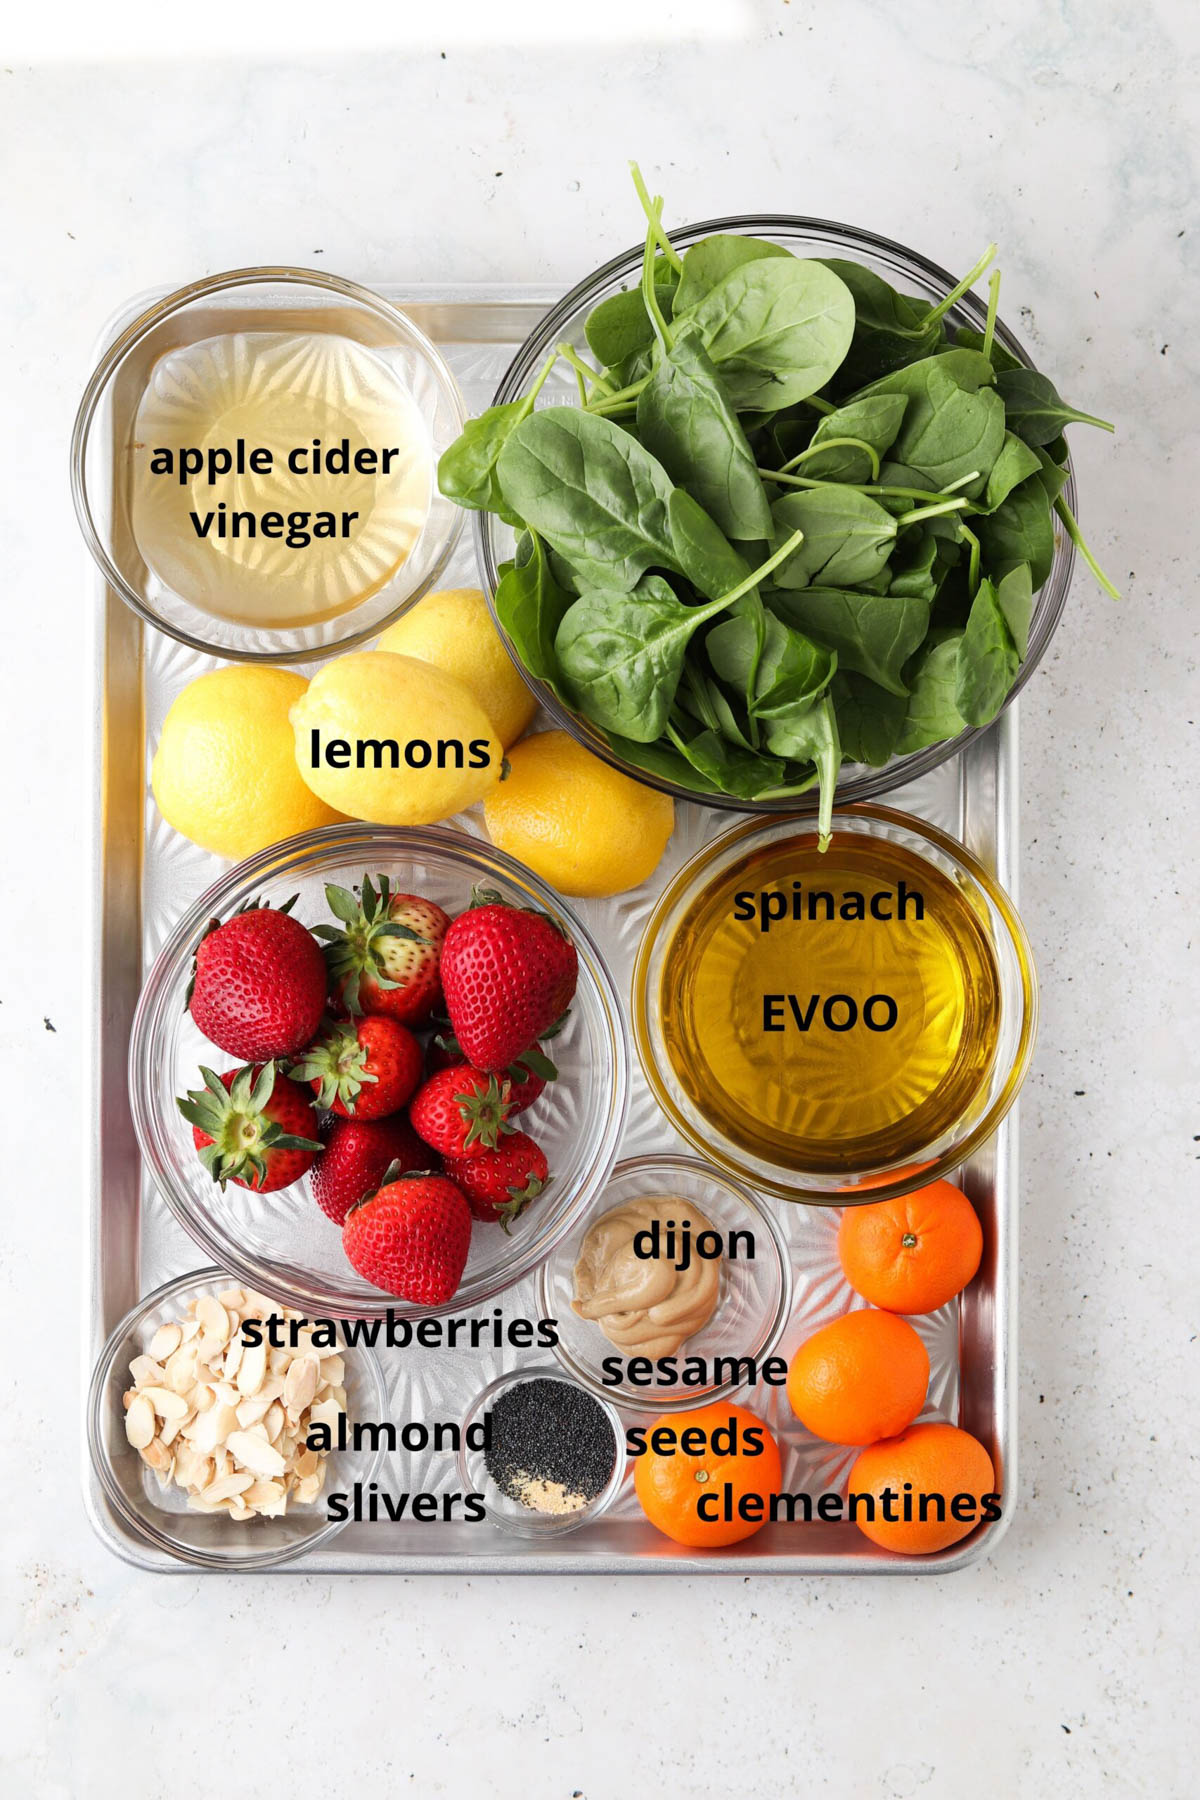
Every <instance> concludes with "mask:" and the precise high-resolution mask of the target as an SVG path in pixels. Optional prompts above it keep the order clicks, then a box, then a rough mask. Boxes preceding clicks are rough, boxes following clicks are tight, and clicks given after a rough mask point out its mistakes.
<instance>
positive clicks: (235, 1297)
mask: <svg viewBox="0 0 1200 1800" xmlns="http://www.w3.org/2000/svg"><path fill="white" fill-rule="evenodd" d="M217 1299H218V1300H219V1301H220V1302H221V1305H222V1306H223V1307H224V1308H225V1309H226V1311H227V1312H240V1311H241V1309H242V1307H243V1306H245V1304H246V1296H245V1294H244V1293H243V1292H242V1290H241V1288H240V1287H229V1288H222V1289H221V1292H220V1293H219V1294H218V1295H217Z"/></svg>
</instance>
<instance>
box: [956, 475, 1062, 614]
mask: <svg viewBox="0 0 1200 1800" xmlns="http://www.w3.org/2000/svg"><path fill="white" fill-rule="evenodd" d="M972 530H973V531H974V532H975V534H976V536H977V537H978V539H979V542H980V546H981V548H982V551H983V556H984V560H985V566H988V567H994V566H996V565H1001V564H1007V563H1019V562H1023V563H1028V564H1029V568H1030V572H1031V574H1032V576H1033V586H1034V591H1035V592H1036V591H1037V589H1038V588H1040V587H1041V586H1042V584H1043V582H1044V581H1045V580H1046V577H1047V576H1048V575H1049V573H1050V568H1051V565H1052V564H1053V562H1054V515H1053V513H1052V512H1051V510H1050V497H1049V495H1048V494H1047V492H1046V489H1045V487H1044V486H1043V484H1042V483H1041V481H1023V482H1022V483H1021V485H1020V487H1019V488H1014V489H1013V491H1012V493H1011V494H1010V495H1009V496H1008V499H1007V500H1005V501H1004V502H1003V503H1002V504H1001V505H1000V506H998V507H997V508H996V510H995V512H994V513H984V514H982V515H981V516H980V517H979V518H978V519H976V520H975V521H974V523H973V525H972Z"/></svg>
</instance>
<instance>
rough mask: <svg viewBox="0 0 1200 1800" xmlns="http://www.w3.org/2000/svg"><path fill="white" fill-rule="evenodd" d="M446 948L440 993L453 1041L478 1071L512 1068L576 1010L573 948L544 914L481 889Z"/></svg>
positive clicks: (576, 961)
mask: <svg viewBox="0 0 1200 1800" xmlns="http://www.w3.org/2000/svg"><path fill="white" fill-rule="evenodd" d="M477 898H478V903H477V904H474V905H472V907H471V908H470V910H469V911H468V912H465V913H460V914H459V916H458V918H457V919H455V921H454V923H453V924H452V925H451V927H450V929H449V931H448V932H447V933H446V939H445V942H444V943H443V945H442V987H443V989H444V990H445V995H446V1010H447V1012H448V1013H449V1015H450V1023H451V1025H452V1026H453V1028H454V1035H455V1037H456V1038H457V1039H458V1041H459V1043H460V1044H461V1045H462V1048H463V1050H464V1052H465V1054H466V1055H467V1056H468V1057H469V1059H470V1061H471V1062H472V1063H473V1064H474V1066H475V1067H476V1068H478V1069H506V1068H507V1067H508V1065H509V1063H512V1062H516V1060H517V1058H518V1057H519V1056H521V1055H522V1053H523V1052H524V1051H526V1050H528V1049H529V1048H530V1046H531V1045H532V1044H535V1043H536V1042H537V1040H538V1038H539V1037H542V1036H543V1035H544V1034H545V1033H546V1032H547V1031H548V1030H549V1029H550V1027H551V1025H553V1024H554V1023H555V1021H556V1020H558V1019H560V1018H561V1017H562V1015H563V1013H565V1012H566V1010H567V1008H568V1006H570V1004H571V1001H572V999H573V998H574V994H575V983H576V980H577V979H578V975H579V959H578V957H577V956H576V953H575V946H574V944H572V943H571V941H570V939H569V938H568V937H566V936H565V935H564V933H563V932H562V931H560V930H559V928H558V926H557V925H555V924H554V922H553V920H551V919H548V918H547V917H546V915H545V914H544V913H538V912H527V911H524V910H522V909H521V908H520V907H516V906H506V905H505V904H504V903H503V902H502V901H501V900H500V898H499V896H498V895H493V894H490V893H488V892H487V891H486V890H482V889H481V890H479V892H478V896H477Z"/></svg>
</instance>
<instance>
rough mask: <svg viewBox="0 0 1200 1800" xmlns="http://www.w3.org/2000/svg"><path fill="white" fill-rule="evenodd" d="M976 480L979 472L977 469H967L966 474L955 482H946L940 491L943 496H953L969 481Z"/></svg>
mask: <svg viewBox="0 0 1200 1800" xmlns="http://www.w3.org/2000/svg"><path fill="white" fill-rule="evenodd" d="M978 480H979V470H978V469H968V470H967V472H966V474H965V475H960V476H959V478H958V480H957V481H948V482H947V483H946V485H945V487H944V488H943V489H942V492H943V494H954V493H957V492H958V490H959V488H963V487H966V485H967V483H968V482H969V481H978Z"/></svg>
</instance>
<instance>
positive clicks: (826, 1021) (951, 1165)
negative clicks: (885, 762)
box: [633, 804, 1037, 1206]
mask: <svg viewBox="0 0 1200 1800" xmlns="http://www.w3.org/2000/svg"><path fill="white" fill-rule="evenodd" d="M633 995H634V1006H633V1028H634V1036H635V1040H636V1043H637V1048H638V1054H639V1056H640V1058H641V1061H642V1067H643V1069H644V1070H645V1073H646V1077H647V1079H648V1081H649V1083H650V1087H651V1089H652V1091H653V1093H654V1095H655V1098H656V1099H657V1100H658V1102H659V1104H660V1106H661V1107H662V1108H663V1110H664V1112H665V1113H666V1114H667V1117H668V1118H669V1119H670V1121H671V1123H672V1124H673V1125H674V1126H675V1127H676V1129H677V1130H678V1131H679V1132H681V1133H682V1135H683V1136H684V1137H685V1138H686V1139H688V1140H689V1141H690V1142H691V1143H693V1144H695V1145H696V1147H697V1148H698V1149H702V1150H703V1151H704V1152H705V1154H706V1155H708V1156H710V1157H711V1158H712V1160H713V1162H714V1163H715V1164H716V1165H717V1166H718V1167H720V1168H721V1169H722V1170H723V1171H725V1172H727V1173H729V1174H732V1175H735V1176H738V1177H740V1178H741V1179H742V1180H744V1181H747V1182H749V1183H751V1184H752V1185H753V1186H754V1187H755V1188H756V1189H758V1190H760V1191H761V1192H764V1193H768V1194H774V1195H777V1196H779V1197H780V1198H781V1199H785V1200H800V1201H806V1202H809V1203H816V1204H818V1205H827V1206H846V1205H854V1204H866V1203H868V1202H870V1201H876V1200H884V1199H889V1198H891V1197H893V1196H895V1195H898V1194H903V1193H908V1192H910V1191H911V1190H912V1189H913V1188H915V1187H918V1186H921V1185H923V1184H924V1183H926V1182H930V1181H936V1180H938V1179H940V1178H941V1177H942V1176H945V1175H947V1174H949V1173H950V1172H951V1171H952V1170H953V1169H955V1168H956V1167H957V1166H958V1165H959V1164H960V1163H962V1162H964V1161H965V1160H966V1159H967V1158H968V1157H969V1156H970V1155H972V1154H973V1153H974V1152H975V1151H976V1150H977V1149H978V1148H979V1146H980V1145H981V1144H983V1143H984V1142H985V1141H986V1140H987V1139H988V1138H989V1137H990V1136H991V1135H992V1133H993V1132H994V1131H995V1129H996V1127H997V1125H998V1124H999V1123H1000V1121H1001V1119H1002V1118H1003V1117H1004V1115H1005V1113H1006V1112H1007V1111H1008V1109H1009V1108H1010V1107H1011V1105H1012V1104H1013V1101H1014V1100H1015V1099H1016V1096H1017V1092H1018V1090H1019V1088H1020V1086H1021V1083H1022V1081H1023V1080H1024V1078H1025V1075H1026V1073H1027V1072H1028V1069H1029V1063H1030V1059H1031V1056H1032V1052H1033V1043H1034V1037H1035V1034H1036V1025H1037V982H1036V977H1035V974H1034V968H1033V957H1032V952H1031V951H1030V947H1029V942H1028V939H1027V938H1026V936H1025V932H1024V929H1023V927H1022V925H1021V921H1020V919H1019V917H1018V916H1017V913H1016V910H1015V908H1014V907H1013V904H1012V902H1011V900H1010V899H1009V898H1008V896H1007V895H1006V894H1005V893H1004V891H1003V889H1002V888H1001V887H1000V886H999V885H998V884H997V882H996V881H995V879H994V878H993V876H992V875H991V874H990V873H989V871H988V870H987V869H985V868H984V867H983V865H982V864H981V863H980V862H979V861H978V859H977V858H976V857H975V856H973V855H972V854H971V852H970V851H969V850H967V849H966V848H965V847H964V846H963V845H962V844H960V843H958V842H957V841H956V840H955V839H953V838H951V837H949V836H948V835H947V834H946V833H945V832H943V831H940V830H938V829H937V828H936V827H935V826H933V825H930V824H929V823H928V822H927V821H926V820H924V819H919V818H916V817H914V816H913V815H911V814H908V813H902V812H898V811H893V810H892V809H890V808H888V807H883V806H877V805H873V804H864V805H858V806H848V807H844V808H839V809H838V810H837V811H836V812H835V813H834V817H833V831H832V837H831V841H830V843H829V845H828V847H827V848H825V849H822V848H821V846H820V844H819V843H818V839H817V833H816V831H815V830H814V829H813V827H812V825H811V823H810V822H808V821H806V820H804V819H799V818H792V819H787V818H785V819H775V820H770V821H766V822H752V823H750V824H748V825H742V826H738V827H736V828H735V829H734V830H733V831H729V832H726V833H725V834H724V835H723V836H722V837H719V838H717V839H715V840H714V841H713V842H712V843H710V844H708V845H707V846H706V847H705V848H704V850H703V851H702V852H701V853H700V854H699V855H698V856H696V857H694V858H693V859H692V861H691V862H690V863H688V864H687V865H686V866H685V867H684V868H683V869H682V870H681V871H680V872H679V874H678V875H677V876H676V877H675V879H674V880H673V881H672V882H671V883H670V885H669V886H668V887H667V889H666V890H665V891H664V893H663V894H662V895H661V897H660V899H659V901H658V903H657V905H656V906H655V909H654V912H653V913H652V915H651V917H650V920H649V922H648V924H647V926H646V929H645V932H644V934H643V937H642V942H641V945H640V947H639V949H638V955H637V961H636V964H635V968H634V976H633Z"/></svg>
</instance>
